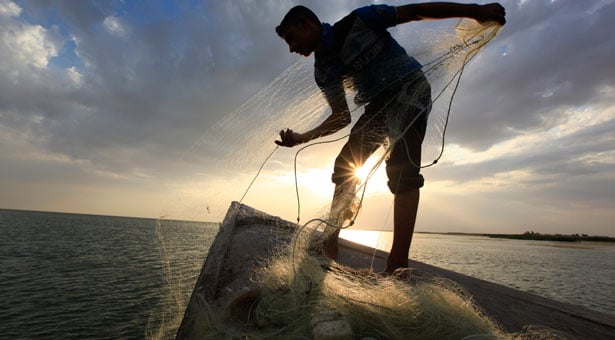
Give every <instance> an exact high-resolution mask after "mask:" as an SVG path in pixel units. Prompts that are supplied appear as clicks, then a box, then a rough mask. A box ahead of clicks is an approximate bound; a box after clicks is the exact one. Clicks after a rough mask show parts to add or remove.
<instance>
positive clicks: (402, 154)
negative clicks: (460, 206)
mask: <svg viewBox="0 0 615 340" xmlns="http://www.w3.org/2000/svg"><path fill="white" fill-rule="evenodd" d="M430 110H431V87H430V85H429V82H428V81H427V79H426V78H425V76H424V75H423V72H421V71H417V72H414V73H412V74H411V75H410V76H409V77H408V78H407V80H406V81H403V82H401V85H400V86H395V87H394V88H392V89H387V90H385V91H382V93H380V94H379V95H377V96H376V97H375V98H373V99H372V100H370V102H369V103H368V104H367V105H366V106H365V112H364V113H363V115H362V116H361V117H360V118H359V120H358V121H357V123H356V124H355V125H354V126H353V127H352V130H351V132H350V136H349V137H348V141H347V142H346V144H345V145H344V146H343V148H342V150H341V151H340V153H339V155H338V156H337V158H336V159H335V165H334V168H333V175H332V176H331V179H332V181H333V183H335V184H337V185H340V184H343V183H347V182H349V181H352V180H355V179H356V177H355V175H354V171H355V169H357V168H360V167H361V166H362V165H363V164H364V163H365V161H366V160H367V159H368V158H369V156H371V155H372V154H373V153H374V152H375V151H376V150H377V149H378V148H379V147H380V146H383V145H390V146H391V148H390V153H389V155H388V158H387V160H386V172H387V177H388V183H387V184H388V187H389V190H390V191H391V192H392V193H394V194H396V193H402V192H405V191H408V190H410V189H417V188H420V187H422V186H423V184H424V179H423V176H422V175H421V174H420V170H421V168H420V165H421V144H422V143H423V139H424V137H425V131H426V129H427V118H428V116H429V112H430Z"/></svg>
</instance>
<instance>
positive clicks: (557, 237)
mask: <svg viewBox="0 0 615 340" xmlns="http://www.w3.org/2000/svg"><path fill="white" fill-rule="evenodd" d="M416 233H417V234H441V235H465V236H486V237H491V238H505V239H512V240H533V241H557V242H581V241H589V242H615V237H609V236H596V235H587V234H580V235H579V234H570V235H563V234H541V233H536V232H531V231H527V232H525V233H523V234H484V233H461V232H429V231H417V232H416Z"/></svg>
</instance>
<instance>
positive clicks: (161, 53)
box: [0, 0, 615, 224]
mask: <svg viewBox="0 0 615 340" xmlns="http://www.w3.org/2000/svg"><path fill="white" fill-rule="evenodd" d="M367 3H368V2H367V1H366V2H361V3H360V4H359V3H357V2H354V1H335V2H333V3H323V2H319V1H313V2H310V1H308V2H307V6H308V7H310V8H313V9H314V10H315V12H316V13H317V14H318V15H319V16H320V17H321V18H322V20H323V21H327V22H334V21H335V20H337V19H340V18H341V17H342V16H343V15H344V14H346V13H347V12H348V11H349V10H350V9H352V8H353V7H355V6H360V5H361V4H367ZM393 3H402V2H400V1H398V2H393ZM503 3H504V5H505V7H506V8H507V13H508V17H507V18H508V23H507V25H506V26H505V27H504V28H503V29H502V30H501V32H500V34H499V35H498V36H497V37H496V39H495V40H494V41H493V42H492V43H491V44H490V45H488V46H487V47H486V49H485V50H484V51H483V52H482V53H481V54H479V55H478V57H477V58H476V59H475V60H473V61H472V62H471V63H470V65H469V66H468V68H467V69H466V71H465V73H464V78H463V79H462V81H461V87H460V89H459V91H458V93H457V97H456V98H455V101H454V106H453V112H452V116H451V121H450V125H449V130H448V131H447V142H448V143H449V144H448V145H447V147H446V149H445V156H444V158H443V160H442V161H441V162H440V164H438V165H437V166H435V167H433V168H430V169H428V170H425V174H426V177H427V186H428V187H429V185H433V186H434V189H438V188H440V189H441V191H438V190H435V191H437V193H435V194H434V195H437V196H438V198H441V199H443V200H445V196H446V192H447V191H449V192H451V193H450V195H452V197H455V198H458V196H455V195H456V194H455V193H454V192H453V191H456V192H458V193H462V192H464V190H465V192H468V191H470V190H476V191H480V192H481V195H482V196H481V197H480V198H477V199H476V200H474V201H473V202H472V207H473V208H475V209H480V205H481V204H480V203H481V202H482V203H484V202H486V200H488V199H493V200H494V201H496V197H497V198H499V199H500V200H502V201H506V202H512V203H511V205H515V206H517V207H518V206H523V207H527V204H525V203H523V204H522V202H523V201H524V200H525V201H527V202H532V203H533V204H534V205H535V206H537V207H538V206H540V205H541V204H542V205H543V206H546V205H550V204H551V205H552V206H553V207H556V208H557V209H556V208H553V211H558V209H559V211H564V210H566V209H567V208H569V205H571V204H572V203H570V202H575V204H577V205H576V207H577V208H578V207H579V206H581V208H578V209H579V210H577V211H581V212H582V211H585V210H587V209H589V207H592V206H593V207H600V209H605V206H608V205H609V204H610V205H612V204H613V202H615V198H613V196H612V194H611V192H613V190H612V189H613V186H612V184H611V183H613V173H614V171H613V170H614V169H613V167H614V165H613V163H614V161H613V159H614V157H615V155H614V154H613V147H612V145H613V139H614V137H613V133H612V131H613V128H614V127H615V126H614V125H615V123H614V121H615V118H614V117H613V115H614V113H613V103H612V97H613V94H614V90H613V89H615V84H614V83H613V80H614V79H615V68H613V67H611V63H612V61H611V59H612V56H613V55H614V54H615V45H614V44H615V41H614V40H613V39H612V37H611V35H612V32H613V31H615V26H614V25H615V22H614V21H613V20H612V17H613V16H615V5H614V2H613V1H610V0H609V1H593V2H583V1H572V0H560V1H551V2H549V1H522V2H519V1H504V2H503ZM291 6H292V4H290V3H288V2H286V1H282V0H279V1H278V0H268V1H205V2H200V3H188V2H180V3H169V2H165V1H151V2H148V3H147V5H143V4H140V3H137V2H89V1H76V2H75V1H70V0H66V1H54V2H47V1H43V2H41V1H28V0H26V1H21V2H19V5H17V4H16V3H14V2H11V1H7V0H0V32H2V33H0V59H1V60H2V63H0V71H1V72H0V151H1V153H0V160H1V163H2V165H1V166H0V167H1V168H0V172H2V173H3V177H4V178H5V181H6V182H11V179H12V180H13V181H14V182H12V183H13V184H12V185H13V187H15V190H18V189H16V188H18V187H19V185H18V184H17V183H24V182H25V183H27V182H28V181H31V182H30V187H32V190H33V191H32V192H35V191H36V190H35V186H34V185H33V184H32V183H33V182H32V178H35V177H36V178H38V179H37V180H40V183H43V182H45V181H47V182H53V183H56V184H57V185H56V186H55V187H54V188H55V189H54V190H56V189H58V188H61V187H62V184H60V183H65V184H66V185H68V184H70V185H74V186H76V187H75V188H76V189H75V190H74V191H73V192H75V193H78V192H85V191H80V189H77V188H81V187H82V186H86V187H91V188H94V187H96V186H99V187H100V188H103V187H104V188H111V187H113V188H117V187H122V186H123V187H130V188H133V189H134V190H142V192H151V193H154V192H156V194H152V195H155V196H156V197H160V196H164V190H165V188H166V189H168V190H169V191H172V192H188V191H189V192H190V194H189V195H190V197H196V195H197V194H196V193H193V191H194V192H198V191H199V190H201V188H207V187H208V186H213V185H212V184H211V181H207V180H206V179H205V180H204V179H203V178H204V177H207V178H218V177H225V178H227V179H228V178H241V179H242V180H244V179H245V180H246V181H247V182H249V180H250V179H251V176H252V174H253V173H255V172H256V170H257V167H256V166H255V167H245V166H244V167H241V166H239V163H240V162H239V161H237V162H236V163H233V161H230V162H228V160H229V159H240V160H241V159H242V158H243V159H247V158H249V157H254V158H255V159H257V161H258V162H260V161H262V160H263V159H264V157H260V154H251V155H247V154H237V150H238V149H240V148H239V147H236V146H237V145H236V144H232V142H233V141H239V140H242V139H244V138H246V137H245V136H246V135H248V134H247V131H246V130H248V129H250V128H252V127H254V126H255V124H260V125H259V126H258V127H259V128H262V127H263V124H266V126H265V128H263V130H262V131H265V130H267V131H266V133H271V137H270V138H269V137H268V135H266V136H260V137H262V138H261V139H259V140H258V143H259V145H256V146H255V147H261V148H263V149H265V148H269V147H271V148H273V147H274V145H273V139H274V138H275V137H276V136H275V134H276V132H277V131H279V130H280V129H282V128H284V127H287V126H286V125H285V124H287V123H289V124H290V123H291V122H292V121H291V118H288V119H289V120H281V121H272V120H271V117H274V116H275V115H274V114H270V115H267V112H266V110H265V109H263V110H262V111H263V116H262V118H263V120H262V121H258V122H257V121H253V120H250V119H248V116H247V115H248V114H250V113H251V109H252V108H250V107H243V108H242V104H244V103H251V102H250V101H249V99H250V98H252V97H253V96H255V95H256V94H258V93H259V91H261V90H263V89H266V88H267V86H269V85H270V84H272V82H274V80H275V79H279V78H276V77H278V76H279V75H285V74H286V75H289V77H290V78H291V80H292V72H294V71H296V70H294V69H289V67H290V66H291V65H293V64H295V63H296V62H297V61H298V60H300V57H297V56H294V55H291V54H289V53H288V47H287V46H286V45H285V43H284V42H283V41H282V40H280V39H279V38H278V37H277V36H276V35H275V33H274V30H273V29H274V27H275V26H276V25H277V24H278V23H279V21H280V19H281V18H282V16H283V15H284V14H285V12H286V11H287V10H288V8H290V7H291ZM423 25H427V23H409V24H406V25H401V26H400V27H397V28H395V29H394V35H395V36H396V37H397V36H399V37H402V36H403V37H404V39H405V38H406V37H408V38H409V39H410V40H412V39H415V40H424V39H428V38H429V36H416V35H417V34H419V33H421V32H423V31H422V30H421V27H422V26H423ZM404 41H405V40H404ZM413 46H414V45H413V44H410V45H408V48H409V49H410V48H411V47H413ZM411 52H413V51H411ZM310 63H311V60H307V61H306V62H305V66H306V70H309V68H310V67H311V66H310ZM285 70H288V71H286V73H284V72H285ZM300 76H301V77H303V76H305V81H304V82H305V86H306V87H307V86H313V79H312V76H311V74H309V75H303V74H302V75H300ZM299 78H300V77H299V76H297V79H299ZM297 79H295V80H297ZM300 79H302V80H303V79H304V78H300ZM273 84H274V85H275V86H282V87H283V85H284V84H282V85H280V84H279V83H273ZM288 84H291V83H286V86H288ZM284 90H286V92H285V93H290V91H288V89H287V88H285V89H284ZM274 92H275V91H274ZM275 100H276V99H275V98H273V99H270V101H272V103H270V104H271V106H269V107H270V108H271V109H272V110H274V109H276V108H279V107H283V106H284V103H276V102H275ZM278 100H279V99H278ZM316 102H317V101H316V100H314V101H305V102H302V103H298V104H297V105H295V107H296V108H297V109H299V108H303V107H306V106H310V105H312V106H317V105H315V104H314V103H316ZM261 103H263V104H267V102H266V101H263V100H262V101H261ZM301 105H303V106H301ZM239 108H242V110H244V111H241V112H245V113H246V115H244V116H238V117H235V118H236V119H237V120H236V121H235V122H236V123H237V124H236V125H233V126H231V127H234V128H229V129H222V130H221V129H219V131H218V132H219V133H222V134H225V135H226V136H227V137H228V140H230V141H231V143H230V144H229V145H226V146H224V145H223V146H221V145H220V144H217V143H216V141H212V138H211V137H212V134H211V130H210V128H211V127H219V126H220V125H219V124H220V122H221V121H223V119H224V118H228V117H229V115H230V114H231V113H233V112H238V109H239ZM318 112H319V113H323V114H324V110H323V111H322V112H321V111H318ZM297 117H301V118H304V117H305V116H301V115H298V116H297ZM256 118H261V116H257V117H256ZM240 123H241V124H240ZM307 123H310V122H308V121H304V120H302V121H301V123H300V124H307ZM434 123H435V122H434ZM243 126H245V128H244V127H243ZM226 127H227V128H228V127H229V126H226ZM288 127H291V128H292V127H293V126H288ZM242 129H245V130H242ZM270 142H271V143H270ZM269 143H270V145H269ZM227 146H230V147H227ZM242 146H243V145H242ZM338 147H339V145H336V146H322V147H319V148H314V149H313V150H312V151H309V150H308V151H306V152H302V154H301V157H300V158H299V160H298V162H299V166H300V167H301V169H304V170H305V172H306V173H319V174H321V175H322V173H328V171H324V172H322V171H321V172H317V171H315V170H310V168H311V167H313V168H316V167H317V166H329V165H328V164H329V163H328V162H330V161H331V159H332V157H334V156H335V152H336V148H338ZM267 150H269V149H267ZM295 152H296V150H294V149H292V150H286V149H284V150H282V149H280V150H278V151H277V154H276V156H275V157H274V159H272V160H271V163H269V164H267V166H268V167H267V168H266V169H265V170H266V171H267V170H268V171H272V172H275V173H276V174H278V173H286V174H292V159H293V156H294V154H295ZM43 156H44V157H43ZM257 156H258V157H257ZM263 156H266V155H263ZM325 158H327V159H325ZM225 161H226V162H225ZM425 161H427V160H425ZM222 164H223V165H222ZM233 165H235V166H233ZM251 165H252V164H251ZM222 166H224V167H225V168H223V170H220V167H222ZM46 170H48V171H46ZM217 171H220V173H218V172H217ZM310 171H311V172H310ZM27 174H30V175H31V176H30V177H28V176H26V175H27ZM200 174H205V175H204V176H203V175H200ZM5 175H6V176H5ZM202 177H203V178H202ZM325 177H328V176H325ZM310 180H312V179H310ZM71 181H72V182H71ZM314 181H315V180H314ZM323 181H324V182H326V183H327V185H330V183H329V178H323ZM191 183H192V184H191ZM197 183H198V184H197ZM242 183H243V182H242ZM41 185H42V184H41ZM229 185H230V184H229ZM242 185H243V184H242ZM315 185H316V184H315ZM240 186H241V185H240ZM186 187H189V188H190V190H188V189H185V188H186ZM171 188H172V189H171ZM182 188H184V189H182ZM216 188H217V189H216V190H217V191H218V192H221V194H220V195H225V193H224V185H220V186H216ZM241 189H243V187H242V188H240V189H237V188H233V190H234V191H233V192H242V190H241ZM92 190H94V189H92ZM259 190H261V191H262V192H266V191H267V190H263V189H259ZM280 190H281V189H280ZM287 190H289V192H291V193H292V190H294V189H293V188H292V186H291V187H290V188H288V189H287ZM426 190H431V189H427V188H426ZM201 191H202V192H204V191H205V190H201ZM54 192H56V191H54ZM106 192H107V193H108V195H109V197H111V193H110V191H106ZM122 193H123V194H125V195H128V194H127V191H122ZM4 195H10V194H4ZM212 195H215V194H212ZM22 196H23V195H22ZM137 196H138V195H137ZM291 196H292V195H291ZM6 197H9V196H6ZM225 197H226V196H225ZM579 197H580V198H581V199H580V200H579ZM191 199H194V198H191ZM7 201H10V200H9V199H8V198H4V201H2V202H7ZM23 202H27V197H26V196H24V197H23ZM43 203H44V202H41V204H43ZM67 204H68V203H67ZM516 204H519V205H516ZM315 205H319V204H315ZM577 208H575V209H577ZM468 209H469V208H468ZM536 209H538V208H536ZM290 210H292V209H290ZM461 210H463V209H461ZM157 213H158V212H155V213H153V214H152V215H156V214H157ZM482 213H484V214H486V213H485V212H482ZM475 214H476V216H480V213H478V212H475ZM511 214H512V215H514V213H511ZM600 214H602V215H601V216H603V215H604V210H601V213H600ZM508 216H511V215H508ZM451 221H454V217H452V218H451ZM600 221H606V219H603V220H598V221H597V222H596V221H595V222H593V223H595V224H599V223H600ZM451 223H452V222H451ZM571 223H572V222H571Z"/></svg>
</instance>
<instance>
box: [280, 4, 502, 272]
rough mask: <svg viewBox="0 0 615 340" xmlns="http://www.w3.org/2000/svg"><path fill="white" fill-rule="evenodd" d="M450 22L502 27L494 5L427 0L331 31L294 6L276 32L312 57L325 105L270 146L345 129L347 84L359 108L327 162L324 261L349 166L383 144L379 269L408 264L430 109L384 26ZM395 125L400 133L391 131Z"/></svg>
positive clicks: (362, 11) (345, 197)
mask: <svg viewBox="0 0 615 340" xmlns="http://www.w3.org/2000/svg"><path fill="white" fill-rule="evenodd" d="M456 17H458V18H461V17H464V18H471V19H475V20H477V21H479V22H488V21H495V22H497V23H499V24H501V25H503V24H504V23H505V11H504V8H503V7H502V6H501V5H500V4H497V3H492V4H488V5H476V4H457V3H448V2H434V3H420V4H409V5H404V6H399V7H392V6H387V5H372V6H367V7H363V8H359V9H356V10H354V11H353V12H351V13H350V14H349V15H347V16H346V17H344V18H343V19H341V20H340V21H338V22H337V23H335V24H334V25H333V26H331V25H329V24H326V23H321V22H320V20H319V19H318V17H317V16H316V15H315V14H314V13H313V12H312V11H311V10H309V9H308V8H306V7H303V6H296V7H293V8H292V9H291V10H290V11H289V12H288V13H287V14H286V16H285V17H284V19H283V20H282V22H281V23H280V25H279V26H278V27H276V32H277V34H278V35H279V36H280V37H281V38H282V39H284V40H285V41H286V43H287V44H288V46H289V48H290V52H291V53H293V52H294V53H298V54H301V55H303V56H305V57H308V56H310V55H311V54H312V53H314V54H315V71H314V74H315V78H316V83H317V84H318V86H319V87H320V88H321V90H322V91H323V94H324V96H325V98H326V99H327V102H328V104H329V106H330V107H331V114H330V115H329V116H328V117H327V118H326V119H325V120H324V121H323V122H322V123H321V124H320V125H318V126H317V127H315V128H314V129H312V130H309V131H307V132H304V133H297V132H295V131H293V130H291V129H285V130H282V131H280V140H276V141H275V142H276V144H278V145H281V146H286V147H292V146H295V145H297V144H301V143H306V142H308V141H310V140H313V139H315V138H319V137H323V136H327V135H330V134H332V133H335V132H337V131H339V130H341V129H342V128H344V127H345V126H347V125H348V124H350V120H351V119H350V118H351V117H350V112H349V109H348V104H347V102H346V99H345V92H344V87H345V86H350V87H352V89H353V90H355V91H356V92H357V94H356V96H355V101H356V102H357V103H359V104H361V105H365V112H364V113H363V115H362V116H361V117H360V118H359V120H358V121H357V123H356V124H355V125H354V126H353V128H352V130H351V134H350V136H349V138H348V142H347V143H346V144H345V145H344V147H343V148H342V150H341V151H340V154H339V155H338V157H337V158H336V160H335V166H334V171H333V175H332V180H333V182H334V183H335V191H334V194H333V201H332V204H331V218H330V222H331V224H333V225H336V226H337V228H336V229H335V230H334V231H332V232H331V231H329V232H328V236H327V238H326V240H325V242H324V245H323V252H324V254H325V255H326V256H328V257H330V258H333V259H336V258H337V253H338V246H337V238H338V235H339V227H341V226H342V224H343V223H344V221H345V220H347V219H348V218H350V217H351V216H352V199H349V197H354V193H355V190H356V184H357V180H356V177H355V176H354V171H355V169H357V168H360V167H361V166H362V165H363V164H364V162H365V161H366V160H367V158H368V157H369V156H370V155H371V154H372V153H373V152H374V151H375V150H376V149H377V148H378V147H379V146H381V145H384V144H385V143H387V142H388V143H390V144H391V149H390V150H391V151H390V154H389V158H388V159H387V160H386V170H387V176H388V179H389V181H388V186H389V189H390V190H391V192H392V193H393V194H394V195H395V199H394V227H393V232H394V234H393V235H394V236H393V244H392V247H391V252H390V254H389V256H388V258H387V264H386V268H385V272H386V273H392V272H393V271H394V270H396V269H398V268H405V267H407V266H408V255H409V251H410V243H411V240H412V234H413V232H414V224H415V220H416V212H417V209H418V203H419V188H420V187H422V186H423V177H422V175H421V174H420V162H421V143H422V141H423V137H424V136H425V129H426V126H427V116H428V114H429V111H430V109H431V89H430V86H429V83H428V82H427V80H426V79H425V77H424V75H423V73H422V71H421V65H420V64H419V63H418V62H417V61H416V60H415V59H414V58H412V57H410V56H408V54H407V53H406V51H405V50H404V49H403V48H402V47H401V46H400V45H399V44H398V43H397V41H395V39H393V38H392V37H391V35H390V34H389V32H388V31H387V28H388V27H392V26H395V25H398V24H402V23H406V22H410V21H419V20H425V19H445V18H456ZM393 121H394V122H395V123H394V124H393V123H392V122H393ZM400 123H401V127H402V128H401V129H397V130H393V129H392V127H393V126H400Z"/></svg>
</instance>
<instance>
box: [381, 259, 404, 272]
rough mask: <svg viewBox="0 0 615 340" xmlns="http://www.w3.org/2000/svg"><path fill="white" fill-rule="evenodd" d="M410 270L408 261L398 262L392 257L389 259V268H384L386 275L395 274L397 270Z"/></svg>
mask: <svg viewBox="0 0 615 340" xmlns="http://www.w3.org/2000/svg"><path fill="white" fill-rule="evenodd" d="M404 268H408V259H406V260H405V261H404V260H397V259H392V258H391V257H389V258H387V266H386V268H384V273H386V274H393V272H395V271H396V270H399V269H404Z"/></svg>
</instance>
